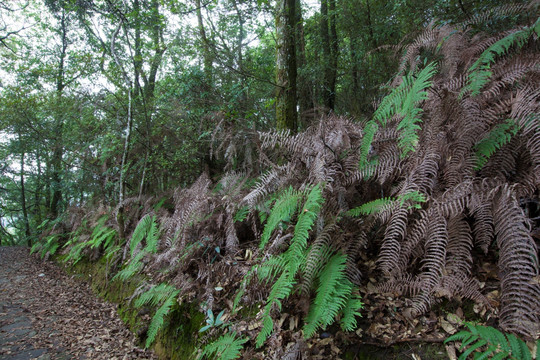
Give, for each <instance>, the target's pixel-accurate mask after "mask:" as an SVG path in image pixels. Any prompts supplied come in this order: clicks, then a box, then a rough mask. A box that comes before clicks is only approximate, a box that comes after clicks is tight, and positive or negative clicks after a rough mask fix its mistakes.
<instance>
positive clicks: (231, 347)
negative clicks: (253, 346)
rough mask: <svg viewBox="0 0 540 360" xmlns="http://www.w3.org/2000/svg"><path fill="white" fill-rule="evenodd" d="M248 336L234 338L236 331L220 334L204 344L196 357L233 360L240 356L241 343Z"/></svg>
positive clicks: (246, 339) (243, 342)
mask: <svg viewBox="0 0 540 360" xmlns="http://www.w3.org/2000/svg"><path fill="white" fill-rule="evenodd" d="M248 340H249V339H248V338H239V339H237V338H236V333H234V332H233V333H228V334H225V335H222V336H221V337H219V338H218V339H217V340H215V341H213V342H211V343H209V344H208V345H206V346H205V347H204V349H203V351H202V353H201V354H200V355H199V357H198V359H199V360H200V359H203V358H204V357H205V356H206V357H207V358H208V359H216V360H234V359H238V358H239V357H240V351H241V350H242V345H243V344H245V343H246V342H247V341H248Z"/></svg>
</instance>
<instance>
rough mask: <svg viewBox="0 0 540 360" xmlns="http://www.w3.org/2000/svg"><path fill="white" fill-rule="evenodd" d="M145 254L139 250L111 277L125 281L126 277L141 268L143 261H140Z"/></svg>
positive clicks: (131, 275)
mask: <svg viewBox="0 0 540 360" xmlns="http://www.w3.org/2000/svg"><path fill="white" fill-rule="evenodd" d="M144 255H146V253H145V252H144V251H139V252H138V253H137V255H135V256H134V257H133V258H131V260H130V261H129V262H128V263H127V265H126V266H125V267H124V268H123V269H122V270H120V271H119V272H118V273H117V274H116V275H115V276H114V277H113V278H112V279H113V280H116V279H119V280H122V281H126V280H127V279H129V278H131V277H133V276H134V275H135V274H137V273H139V272H140V271H141V270H142V268H143V263H142V262H141V260H142V258H143V257H144Z"/></svg>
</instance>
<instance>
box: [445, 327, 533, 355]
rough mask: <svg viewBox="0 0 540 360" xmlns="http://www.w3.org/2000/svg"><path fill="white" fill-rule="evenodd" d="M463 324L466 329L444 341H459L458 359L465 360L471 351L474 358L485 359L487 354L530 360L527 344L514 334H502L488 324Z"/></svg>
mask: <svg viewBox="0 0 540 360" xmlns="http://www.w3.org/2000/svg"><path fill="white" fill-rule="evenodd" d="M465 325H466V326H467V328H468V330H463V331H460V332H458V333H457V334H454V335H452V336H450V337H448V338H447V339H446V340H445V341H444V342H445V343H448V342H453V341H460V342H461V346H460V350H461V351H463V353H462V354H461V355H460V356H459V360H466V359H467V358H468V356H469V355H471V354H473V353H474V359H475V360H479V359H487V358H488V357H489V356H491V357H492V359H498V360H502V359H510V360H531V359H532V358H533V357H532V355H533V354H531V352H530V351H529V348H528V347H527V344H525V342H524V341H523V340H521V339H519V338H517V337H516V336H515V335H512V334H503V333H502V332H500V331H499V330H497V329H495V328H493V327H490V326H481V325H475V324H471V323H466V324H465ZM536 347H537V349H538V348H540V340H537V341H536ZM465 349H466V350H465ZM537 355H538V354H537ZM536 358H538V357H536Z"/></svg>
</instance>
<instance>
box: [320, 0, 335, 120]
mask: <svg viewBox="0 0 540 360" xmlns="http://www.w3.org/2000/svg"><path fill="white" fill-rule="evenodd" d="M321 40H322V46H323V59H324V61H323V66H324V84H323V87H324V89H323V103H324V106H326V107H327V108H328V109H330V110H334V107H335V102H336V80H337V60H338V55H339V54H338V39H337V27H336V1H335V0H321Z"/></svg>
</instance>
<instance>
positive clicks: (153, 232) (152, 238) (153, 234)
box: [145, 215, 160, 254]
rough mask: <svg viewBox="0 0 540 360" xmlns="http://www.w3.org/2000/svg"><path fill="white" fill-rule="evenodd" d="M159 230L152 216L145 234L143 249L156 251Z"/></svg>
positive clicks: (151, 251)
mask: <svg viewBox="0 0 540 360" xmlns="http://www.w3.org/2000/svg"><path fill="white" fill-rule="evenodd" d="M159 235H160V230H159V224H158V222H157V219H156V216H155V215H154V216H152V222H151V224H150V228H149V229H148V232H147V234H146V246H145V251H147V252H149V253H151V254H154V253H155V252H156V251H157V244H158V240H159Z"/></svg>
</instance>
